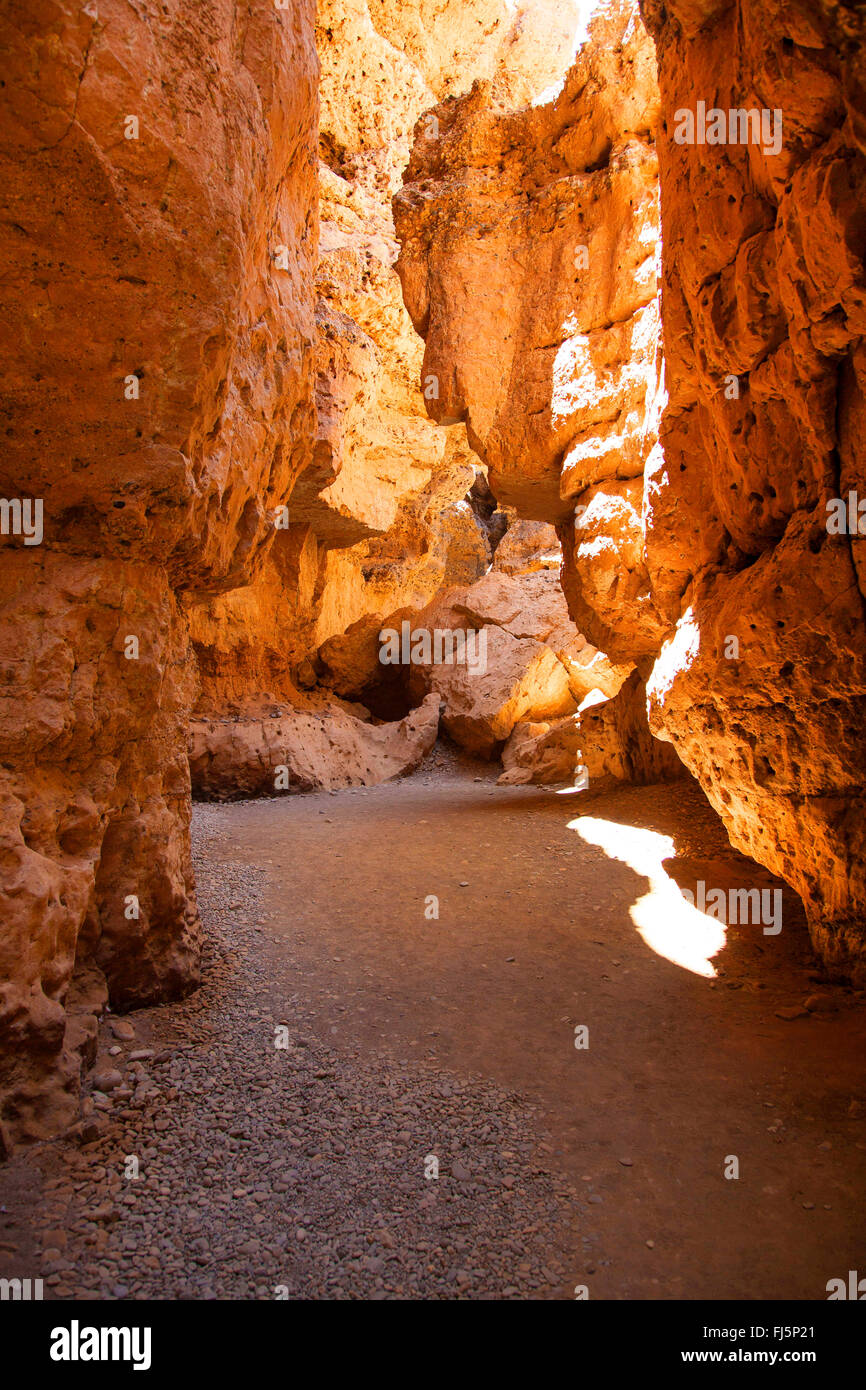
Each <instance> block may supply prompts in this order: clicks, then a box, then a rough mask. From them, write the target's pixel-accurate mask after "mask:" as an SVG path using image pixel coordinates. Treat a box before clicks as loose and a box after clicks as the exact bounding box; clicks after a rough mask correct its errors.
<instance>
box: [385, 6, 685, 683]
mask: <svg viewBox="0 0 866 1390" xmlns="http://www.w3.org/2000/svg"><path fill="white" fill-rule="evenodd" d="M434 114H435V116H436V118H437V120H438V123H439V138H438V139H436V140H435V141H434V140H428V139H424V138H422V137H421V136H419V138H418V140H417V141H416V144H415V147H414V149H413V153H412V159H411V161H410V164H409V167H408V170H407V173H406V185H405V187H404V189H403V190H402V192H401V193H399V194H398V195H397V197H396V198H395V200H394V208H395V216H396V223H397V230H398V233H399V236H400V241H401V255H400V260H399V262H398V266H397V269H398V271H399V273H400V277H401V280H402V283H403V292H404V296H405V298H406V303H407V305H408V308H409V311H410V313H411V314H412V318H413V322H414V323H415V327H416V328H417V329H418V331H419V333H421V334H422V335H423V336H424V337H425V339H426V352H425V358H424V364H423V372H424V374H425V375H431V374H432V375H434V376H435V377H436V378H437V379H438V380H439V381H440V384H441V390H440V395H439V398H438V400H431V401H429V402H428V408H429V409H430V412H431V414H432V415H433V416H434V418H438V419H465V420H466V423H467V431H468V436H469V439H470V442H471V443H472V445H473V447H474V448H475V449H476V450H477V452H478V453H479V454H480V456H481V457H482V458H483V459H484V460H485V461H486V463H487V464H488V466H489V475H490V481H491V484H492V486H493V489H494V491H495V493H496V495H497V497H498V498H499V499H500V501H501V502H503V503H506V504H508V505H511V506H513V507H515V508H516V509H517V511H518V512H519V514H520V515H521V517H524V518H537V519H538V520H541V521H546V522H548V523H550V522H553V523H556V524H557V525H558V526H559V528H560V532H561V537H562V541H563V548H564V551H565V568H564V573H563V587H564V589H565V592H566V595H567V598H568V603H569V609H570V612H571V616H572V618H573V619H574V621H575V623H576V624H577V626H578V628H579V629H580V631H581V632H582V633H583V634H585V636H586V638H587V639H588V640H589V641H590V642H592V643H593V644H594V645H595V646H596V647H597V648H598V649H599V650H601V651H603V652H605V653H606V654H607V656H608V657H609V658H610V659H611V660H612V661H614V662H616V663H617V664H624V665H626V666H628V665H629V664H630V663H631V662H633V661H634V660H635V659H638V658H640V657H647V656H649V655H651V654H654V653H655V652H656V651H657V650H658V647H659V645H660V642H661V640H662V639H663V637H664V636H666V635H667V633H668V632H669V631H670V622H669V621H666V620H665V619H664V618H663V617H662V616H661V615H660V614H659V613H658V611H657V608H656V604H655V601H654V597H653V594H652V589H651V583H650V577H649V573H648V570H647V567H646V559H645V555H644V526H643V507H642V502H643V490H644V489H643V478H644V473H645V471H646V470H647V469H651V468H652V467H653V466H654V463H655V461H656V458H657V426H658V418H659V411H660V406H661V400H662V390H661V354H660V347H659V314H658V304H657V259H658V256H657V241H658V173H657V160H656V154H655V146H654V139H653V136H654V128H655V124H656V120H657V114H658V93H657V87H656V81H655V59H654V51H653V45H652V42H651V40H650V39H649V37H648V35H647V33H646V31H645V29H644V27H643V25H642V24H641V21H640V18H639V15H638V12H637V8H636V5H635V4H634V3H631V0H611V3H610V4H606V5H604V6H602V7H600V10H599V12H598V13H597V14H596V16H595V17H594V18H593V19H592V20H591V22H590V25H589V38H588V41H587V42H586V43H585V44H584V45H583V47H582V48H581V49H580V51H579V53H578V55H577V59H576V62H575V64H574V66H573V68H572V69H571V71H570V72H569V74H568V76H567V78H566V81H565V84H564V88H563V90H562V92H561V94H560V95H559V96H558V98H557V99H556V100H555V101H554V102H552V103H551V104H548V105H541V106H538V107H534V108H529V109H528V110H522V111H519V112H509V111H503V110H502V109H501V107H500V106H499V105H498V103H497V97H496V92H495V90H494V89H493V88H492V87H490V86H489V85H488V86H485V85H483V84H479V85H478V86H477V87H476V88H475V89H474V90H473V92H472V93H471V94H470V95H469V96H468V97H466V98H464V99H462V100H460V101H452V102H449V103H445V104H443V105H441V106H439V107H437V108H436V110H435V113H434Z"/></svg>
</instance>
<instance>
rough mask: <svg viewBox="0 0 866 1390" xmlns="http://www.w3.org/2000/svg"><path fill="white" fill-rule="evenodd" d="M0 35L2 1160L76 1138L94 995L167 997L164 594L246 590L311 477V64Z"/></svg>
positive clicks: (171, 974) (187, 928)
mask: <svg viewBox="0 0 866 1390" xmlns="http://www.w3.org/2000/svg"><path fill="white" fill-rule="evenodd" d="M0 36H2V45H3V50H4V55H5V61H4V69H5V73H6V82H5V85H4V90H3V96H2V107H0V169H2V182H3V188H4V193H5V200H4V203H5V211H4V215H3V221H4V226H3V233H4V234H3V248H4V252H3V254H4V257H5V265H4V285H5V313H4V323H3V336H2V339H0V375H2V392H0V395H2V404H0V412H2V416H3V426H4V429H3V434H4V450H3V456H2V459H0V492H2V495H3V498H4V499H5V502H8V503H10V504H12V503H15V502H16V501H19V502H20V501H24V502H26V503H32V504H33V505H34V506H36V507H39V506H41V509H42V518H43V520H42V527H41V532H42V534H41V535H39V537H38V543H36V542H37V536H36V531H35V528H31V529H30V535H29V537H28V535H27V534H25V533H24V532H22V529H21V528H20V527H16V525H15V524H14V521H15V513H14V509H12V510H10V512H9V515H10V516H11V518H12V522H11V523H10V524H8V525H7V520H6V513H5V511H4V524H3V532H4V534H3V537H2V543H3V563H2V566H0V643H2V646H0V653H2V655H0V663H2V704H0V783H2V793H0V796H2V800H0V806H2V812H0V864H2V886H0V918H2V934H0V979H2V986H0V1107H2V1108H0V1114H2V1122H0V1136H2V1137H0V1144H2V1145H3V1146H9V1145H11V1144H12V1143H14V1142H15V1141H16V1140H18V1139H24V1138H33V1137H37V1136H39V1135H42V1134H44V1133H47V1132H50V1131H52V1130H53V1129H55V1128H56V1127H57V1126H58V1125H59V1124H62V1123H64V1122H68V1121H69V1120H71V1119H72V1118H73V1117H74V1115H75V1114H76V1110H77V1086H78V1080H79V1074H80V1068H81V1064H82V1060H87V1058H88V1057H89V1055H90V1054H91V1051H92V1047H93V1045H94V1042H95V1031H96V1024H95V1018H94V1013H95V1012H96V1011H98V1010H99V1009H100V1008H101V1007H102V1006H103V1004H104V1002H105V1000H106V998H109V999H110V1001H111V1003H112V1004H113V1005H115V1006H116V1007H127V1006H130V1005H133V1004H137V1003H146V1002H151V1001H153V1000H155V999H164V998H167V997H171V996H174V995H179V994H182V993H184V992H186V991H187V990H189V989H190V988H192V987H193V986H194V985H195V984H196V982H197V980H198V977H199V921H198V914H197V909H196V902H195V893H194V887H193V880H192V872H191V868H190V857H189V836H188V827H189V817H190V783H189V769H188V764H187V727H188V715H189V710H190V707H191V705H192V703H193V701H194V698H195V678H194V672H195V667H194V663H193V662H192V661H191V659H190V648H189V637H188V631H187V620H186V616H185V604H184V602H183V601H182V596H183V595H184V594H186V593H188V592H190V591H193V590H194V591H196V592H198V593H202V592H220V591H224V590H227V589H229V588H231V587H232V586H235V585H238V584H245V583H246V582H247V581H248V579H249V576H250V574H251V573H253V571H254V570H255V567H256V566H257V565H258V564H260V563H261V562H262V560H263V557H264V555H265V554H266V552H267V549H268V547H269V546H270V544H271V543H272V541H273V539H274V524H273V516H274V513H275V510H276V508H277V507H278V506H280V505H281V504H283V503H284V502H285V501H286V499H287V498H288V495H289V493H290V491H291V487H292V484H293V481H294V479H295V478H296V477H297V476H298V474H299V473H301V472H302V471H303V469H304V468H305V467H306V466H307V465H308V464H309V463H310V462H311V459H312V449H313V443H314V403H313V387H314V348H315V323H314V302H313V294H312V281H313V273H314V268H315V256H316V240H317V209H316V198H315V180H316V124H317V119H316V83H317V58H316V52H315V44H314V32H313V4H312V0H293V3H292V4H291V5H290V6H289V7H288V8H285V9H277V8H276V7H274V6H265V5H262V6H252V7H250V6H247V5H240V4H236V3H234V0H213V3H210V4H208V5H207V6H190V5H188V4H184V3H181V0H164V2H161V3H159V4H157V3H156V2H155V0H141V3H139V4H137V5H136V6H135V7H130V6H129V5H128V4H126V3H124V0H98V2H97V3H90V4H87V5H84V6H81V5H78V4H72V3H70V2H69V0H27V2H26V3H24V0H8V3H7V4H5V5H4V6H3V10H2V14H0ZM25 514H26V513H25ZM32 515H33V512H31V517H32ZM16 532H17V533H16ZM31 542H32V543H31Z"/></svg>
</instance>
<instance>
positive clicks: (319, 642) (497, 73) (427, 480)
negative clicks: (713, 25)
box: [190, 0, 581, 732]
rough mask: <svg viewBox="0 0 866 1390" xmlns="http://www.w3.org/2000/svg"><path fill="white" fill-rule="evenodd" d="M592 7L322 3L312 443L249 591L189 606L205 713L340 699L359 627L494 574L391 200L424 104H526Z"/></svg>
mask: <svg viewBox="0 0 866 1390" xmlns="http://www.w3.org/2000/svg"><path fill="white" fill-rule="evenodd" d="M580 9H581V6H580V3H579V0H519V3H517V4H515V3H513V0H447V2H446V3H444V4H443V3H433V2H432V0H415V2H414V3H407V2H406V0H320V3H319V5H318V14H317V27H316V41H317V46H318V52H319V56H320V62H321V87H320V103H321V116H320V129H319V188H318V194H319V211H320V227H321V231H320V255H319V261H318V265H317V270H316V328H317V332H316V366H315V370H316V404H317V414H318V425H317V434H316V441H315V447H314V453H313V459H312V462H311V465H310V467H309V468H308V469H307V470H306V471H305V472H304V474H303V475H302V476H301V477H300V478H299V479H298V481H297V484H296V486H295V488H294V491H293V494H292V497H291V501H290V504H289V511H288V517H287V526H286V529H284V530H280V531H279V532H278V534H277V537H276V540H275V542H274V545H273V547H272V549H271V552H270V555H269V557H268V559H267V561H266V562H265V564H264V566H263V567H262V568H261V570H260V571H259V573H258V574H257V575H256V576H255V577H254V579H253V581H252V583H251V584H249V585H248V586H246V587H244V588H238V589H236V590H234V591H233V592H232V593H230V594H225V595H221V596H216V597H211V596H206V597H205V598H204V599H203V601H198V600H194V601H192V602H191V603H190V620H191V630H192V636H193V640H194V648H195V652H196V656H197V660H198V664H199V669H200V673H201V684H202V689H201V698H200V704H199V712H200V714H201V716H202V718H203V719H206V718H210V717H211V716H223V715H225V714H226V713H227V712H228V713H230V714H231V715H232V717H240V718H241V719H249V720H250V721H251V725H257V723H258V721H259V719H260V717H261V712H262V707H263V700H264V702H265V703H267V704H270V705H272V706H273V707H274V708H279V709H282V710H287V709H288V708H290V707H299V706H302V705H303V703H304V702H303V699H302V698H301V695H302V692H303V691H304V690H309V689H313V688H314V687H318V688H319V690H328V689H335V690H337V691H338V692H339V691H340V690H341V689H342V686H341V681H340V677H339V670H340V668H341V667H342V666H344V665H345V664H346V660H347V653H348V660H349V661H351V653H352V649H353V646H354V644H355V642H356V636H355V634H354V632H353V631H352V629H354V628H355V626H356V625H357V624H361V625H362V626H363V628H364V632H365V633H372V632H373V631H374V630H375V629H376V627H377V625H378V624H380V623H381V622H383V621H385V620H386V619H387V618H388V617H389V615H391V614H393V613H394V612H396V611H397V610H398V609H399V610H403V609H420V608H423V607H424V606H425V605H426V604H428V603H429V602H430V601H431V599H432V598H433V596H434V595H435V593H436V592H437V590H439V589H440V587H441V586H442V585H443V584H447V583H452V584H457V583H469V582H471V581H472V580H473V579H475V578H477V577H479V576H480V575H481V574H483V572H484V569H485V568H486V566H487V565H488V564H489V561H490V554H489V550H488V549H487V547H486V545H485V543H484V538H483V536H482V535H481V534H480V533H479V528H478V525H477V521H476V519H475V517H474V516H473V514H472V512H471V509H469V508H468V507H467V506H466V505H465V504H464V499H465V497H466V495H467V493H468V492H469V490H470V488H471V486H472V484H473V481H474V479H475V476H476V471H477V462H478V461H477V458H476V456H475V455H474V453H473V452H472V450H471V449H470V447H469V445H468V443H467V440H466V431H465V428H464V427H463V425H462V424H455V425H453V426H451V427H449V428H445V429H442V428H439V427H438V426H437V425H436V424H435V423H434V422H433V421H431V420H430V419H429V417H428V413H427V409H426V399H427V398H429V397H430V395H431V394H432V393H434V392H435V391H437V389H438V385H437V383H436V382H435V381H433V380H432V379H431V380H427V379H425V378H424V377H423V375H422V371H421V363H422V356H423V345H422V343H421V342H420V341H419V339H418V337H417V335H416V334H415V332H414V330H413V328H412V323H411V320H410V318H409V315H408V314H407V312H406V309H405V308H404V305H403V300H402V295H401V289H400V282H399V279H398V277H397V274H396V271H395V269H394V262H395V261H396V259H397V250H398V248H397V241H396V236H395V231H394V221H393V214H392V210H391V198H392V195H393V193H394V192H395V191H396V189H397V188H398V187H399V184H400V178H401V173H402V169H403V167H404V165H405V163H406V161H407V159H408V157H409V150H410V147H411V143H412V131H413V127H414V126H415V124H416V122H417V121H418V119H419V117H420V116H421V114H422V112H424V111H425V110H426V109H427V108H428V107H430V106H432V105H434V104H435V102H436V101H437V100H439V99H441V98H442V97H444V96H445V95H446V94H448V93H452V92H464V91H466V90H468V89H469V87H471V85H472V83H473V81H474V80H475V79H476V78H477V77H484V78H487V79H489V80H490V81H492V82H494V83H495V84H496V85H497V90H499V91H501V92H502V94H503V97H504V98H505V99H507V100H509V101H512V102H520V101H524V100H528V99H530V98H531V97H532V96H533V95H534V94H536V93H538V92H542V91H543V90H544V89H545V88H547V87H549V86H550V85H551V84H552V83H555V82H556V81H557V80H558V79H559V78H560V76H561V74H562V72H563V71H564V70H565V68H566V67H567V66H568V63H569V61H570V58H571V55H572V52H573V48H574V41H575V34H576V32H577V28H578V24H579V17H580ZM347 631H348V633H349V635H348V637H344V634H346V633H347ZM323 646H324V647H325V651H324V652H323V653H322V654H321V656H320V649H322V648H323ZM251 732H252V731H251Z"/></svg>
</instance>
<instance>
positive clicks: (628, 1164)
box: [620, 1158, 633, 1168]
mask: <svg viewBox="0 0 866 1390" xmlns="http://www.w3.org/2000/svg"><path fill="white" fill-rule="evenodd" d="M620 1163H621V1164H622V1166H623V1168H631V1167H632V1166H633V1165H632V1159H630V1158H621V1159H620Z"/></svg>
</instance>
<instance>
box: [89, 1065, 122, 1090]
mask: <svg viewBox="0 0 866 1390" xmlns="http://www.w3.org/2000/svg"><path fill="white" fill-rule="evenodd" d="M93 1084H94V1086H95V1088H96V1090H97V1091H104V1092H107V1091H113V1090H114V1089H115V1088H116V1087H117V1086H122V1085H123V1077H122V1076H121V1074H120V1072H119V1071H115V1069H114V1068H113V1067H112V1068H110V1069H109V1070H107V1071H98V1072H94V1075H93Z"/></svg>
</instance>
